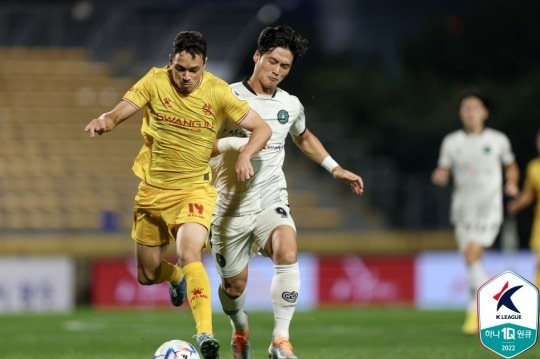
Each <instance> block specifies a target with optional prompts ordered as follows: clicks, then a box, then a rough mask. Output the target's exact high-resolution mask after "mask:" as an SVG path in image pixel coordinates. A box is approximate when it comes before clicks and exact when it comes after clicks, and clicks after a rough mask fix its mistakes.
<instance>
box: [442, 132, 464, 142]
mask: <svg viewBox="0 0 540 359" xmlns="http://www.w3.org/2000/svg"><path fill="white" fill-rule="evenodd" d="M465 137H466V134H465V131H463V130H462V129H459V130H455V131H452V132H450V133H448V134H447V135H446V136H444V139H443V140H444V141H446V142H453V141H460V140H462V139H464V138H465Z"/></svg>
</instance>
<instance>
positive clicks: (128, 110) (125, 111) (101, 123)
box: [84, 101, 139, 137]
mask: <svg viewBox="0 0 540 359" xmlns="http://www.w3.org/2000/svg"><path fill="white" fill-rule="evenodd" d="M138 110H139V109H137V108H136V107H135V106H133V105H131V104H130V103H128V102H126V101H120V102H119V103H118V104H117V105H116V106H115V107H114V108H113V109H112V110H111V111H109V112H105V113H104V114H102V115H101V116H99V117H98V118H95V119H93V120H92V121H90V123H88V125H86V127H85V128H84V131H85V132H88V133H89V134H90V137H94V136H95V134H96V133H97V134H100V135H101V134H103V133H105V132H109V131H112V130H113V129H114V128H115V127H116V126H118V124H120V123H121V122H122V121H125V120H126V119H128V118H129V117H131V116H132V115H133V114H134V113H136V112H137V111H138Z"/></svg>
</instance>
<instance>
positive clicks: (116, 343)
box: [0, 307, 540, 359]
mask: <svg viewBox="0 0 540 359" xmlns="http://www.w3.org/2000/svg"><path fill="white" fill-rule="evenodd" d="M249 319H250V326H251V348H252V355H251V356H252V358H253V359H257V358H267V354H266V350H267V348H268V345H269V343H270V336H271V331H272V324H273V317H272V314H271V313H269V312H260V313H257V312H251V313H250V316H249ZM462 320H463V313H462V312H458V311H418V310H416V309H411V308H345V309H320V310H316V311H310V312H297V313H296V314H295V317H294V320H293V323H292V325H291V342H292V343H293V345H294V348H295V353H296V354H297V355H298V357H299V358H300V359H360V358H370V359H371V358H377V359H404V358H411V359H422V358H426V359H427V358H429V359H432V358H438V359H440V358H448V359H450V358H451V359H460V358H463V359H473V358H474V359H477V358H478V359H483V358H486V359H489V358H500V357H499V356H498V355H496V354H495V353H493V352H491V351H489V350H488V349H486V348H484V347H483V346H482V344H480V342H479V340H478V337H476V336H465V335H462V334H461V332H460V327H461V324H462ZM193 323H194V321H193V318H192V316H191V312H190V311H189V309H187V308H184V307H183V308H182V309H180V310H175V311H174V310H171V311H120V312H119V311H95V310H91V309H79V310H76V311H74V312H73V313H69V314H16V315H6V314H2V315H0V358H6V359H17V358H20V359H29V358H40V359H42V358H51V359H61V358H70V359H72V358H73V359H75V358H85V359H90V358H96V359H97V358H99V359H128V358H129V359H134V358H141V359H144V358H152V355H153V353H154V351H155V349H157V347H158V346H159V345H160V344H161V343H162V342H165V341H167V340H170V339H183V340H187V341H190V342H191V343H195V340H194V339H193V338H192V335H193V334H194V324H193ZM214 330H215V332H216V337H217V338H218V340H220V342H221V344H222V349H221V356H220V357H221V358H231V354H230V347H229V341H230V333H231V330H230V328H229V323H228V318H226V317H225V316H224V315H223V314H222V313H220V312H216V313H214ZM518 358H523V359H526V358H527V359H531V358H540V347H538V346H535V347H533V348H531V349H529V350H527V351H526V352H524V353H522V354H520V355H518Z"/></svg>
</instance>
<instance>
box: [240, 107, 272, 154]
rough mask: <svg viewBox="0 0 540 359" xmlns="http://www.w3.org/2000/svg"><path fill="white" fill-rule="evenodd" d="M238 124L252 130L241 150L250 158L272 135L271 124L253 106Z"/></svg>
mask: <svg viewBox="0 0 540 359" xmlns="http://www.w3.org/2000/svg"><path fill="white" fill-rule="evenodd" d="M238 125H239V126H240V127H242V128H243V129H246V130H248V131H250V132H251V136H250V137H249V141H248V142H247V143H246V147H244V149H243V150H242V152H241V154H243V155H244V156H246V155H248V156H249V158H251V157H253V156H254V155H255V154H256V153H257V152H259V151H260V150H262V149H263V148H264V146H266V143H267V142H268V140H269V139H270V137H271V136H272V130H271V129H270V126H268V124H267V123H266V122H265V121H264V120H263V119H262V118H261V116H259V114H258V113H257V112H256V111H255V110H253V109H252V108H250V109H249V112H248V114H247V115H246V117H245V118H244V119H243V120H242V121H241V122H240V123H239V124H238Z"/></svg>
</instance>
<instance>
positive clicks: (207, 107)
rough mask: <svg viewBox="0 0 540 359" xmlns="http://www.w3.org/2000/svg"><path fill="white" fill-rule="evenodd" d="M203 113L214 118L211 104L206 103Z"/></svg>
mask: <svg viewBox="0 0 540 359" xmlns="http://www.w3.org/2000/svg"><path fill="white" fill-rule="evenodd" d="M202 112H203V114H204V115H205V116H212V115H213V113H212V106H211V105H210V104H207V103H205V104H204V105H203V107H202Z"/></svg>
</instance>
